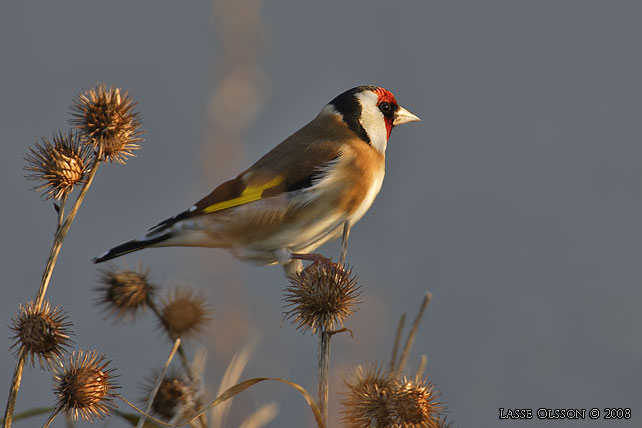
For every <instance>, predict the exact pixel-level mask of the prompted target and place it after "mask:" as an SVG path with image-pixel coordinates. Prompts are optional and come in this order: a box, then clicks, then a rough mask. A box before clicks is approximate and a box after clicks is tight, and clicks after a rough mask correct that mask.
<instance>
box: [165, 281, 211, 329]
mask: <svg viewBox="0 0 642 428" xmlns="http://www.w3.org/2000/svg"><path fill="white" fill-rule="evenodd" d="M160 313H161V317H160V318H161V319H160V322H161V326H162V327H163V329H164V330H165V331H166V332H167V333H168V334H169V336H170V337H171V338H176V337H180V338H188V337H190V336H194V335H197V334H199V333H203V332H204V331H205V327H206V326H207V324H208V323H209V322H210V321H212V319H213V317H212V309H211V307H210V306H209V304H208V303H207V300H206V299H205V296H204V295H203V294H202V293H200V292H196V291H194V290H193V289H192V288H190V287H188V286H184V285H183V286H177V287H174V288H173V289H171V290H170V291H169V293H168V295H167V297H166V298H165V300H164V301H163V303H162V309H161V311H160Z"/></svg>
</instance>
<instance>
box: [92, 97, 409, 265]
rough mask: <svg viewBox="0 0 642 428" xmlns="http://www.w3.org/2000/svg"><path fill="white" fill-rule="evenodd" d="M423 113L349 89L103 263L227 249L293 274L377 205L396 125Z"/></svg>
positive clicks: (104, 257) (112, 252)
mask: <svg viewBox="0 0 642 428" xmlns="http://www.w3.org/2000/svg"><path fill="white" fill-rule="evenodd" d="M418 120H420V119H419V118H418V117H417V116H415V115H414V114H412V113H410V112H409V111H408V110H406V109H404V108H403V107H401V106H399V104H397V101H396V100H395V97H394V95H392V94H391V93H390V92H388V91H387V90H385V89H384V88H381V87H377V86H358V87H356V88H352V89H349V90H347V91H345V92H344V93H342V94H341V95H338V96H337V97H336V98H334V99H333V100H332V101H330V102H329V103H328V104H327V105H326V106H325V107H324V108H323V109H322V110H321V113H319V115H318V116H317V117H315V118H314V119H313V120H312V121H311V122H310V123H308V124H307V125H305V126H304V127H303V128H301V129H299V130H298V131H297V132H295V133H294V134H292V135H291V136H290V137H288V138H287V139H285V141H283V142H282V143H281V144H279V145H277V146H276V147H274V148H273V149H272V150H270V151H269V152H268V153H267V154H266V155H265V156H263V157H262V158H261V159H259V160H258V161H257V162H256V163H255V164H254V165H252V166H251V167H250V168H248V169H247V170H245V171H243V172H242V173H240V174H239V175H238V176H237V177H236V178H233V179H231V180H229V181H226V182H225V183H223V184H221V185H220V186H218V187H217V188H215V189H214V191H213V192H212V193H210V194H209V195H207V196H206V197H204V198H203V199H201V200H200V201H198V202H197V203H196V204H194V205H192V206H191V207H190V208H189V209H187V210H185V211H183V212H181V213H180V214H178V215H175V216H174V217H171V218H169V219H167V220H165V221H162V222H161V223H159V224H157V225H156V226H154V227H153V228H151V229H150V230H149V231H148V232H147V234H145V235H144V236H142V237H141V238H138V239H135V240H133V241H129V242H126V243H124V244H121V245H119V246H117V247H114V248H112V249H111V250H109V251H107V252H105V253H104V254H102V255H101V256H99V257H97V258H95V259H94V262H95V263H100V262H104V261H105V260H110V259H113V258H114V257H118V256H121V255H123V254H127V253H131V252H133V251H137V250H140V249H142V248H147V247H167V246H189V247H217V248H225V249H228V250H229V251H230V252H231V253H232V254H233V255H234V256H236V257H238V258H239V259H241V260H245V261H249V262H253V263H256V264H260V265H268V264H274V263H280V264H281V265H283V267H284V268H285V270H286V273H287V274H292V273H293V272H296V271H297V270H298V269H300V267H301V261H300V259H301V258H304V257H297V256H299V255H303V254H307V253H309V252H311V251H313V250H314V249H316V248H317V247H319V246H320V245H322V244H324V243H325V242H327V241H329V240H332V239H335V238H337V237H338V236H340V235H341V233H342V231H343V227H344V224H347V225H350V226H351V225H354V224H355V223H356V222H357V221H359V219H360V218H361V217H362V216H363V215H364V214H365V213H366V211H368V208H370V205H372V202H373V201H374V199H375V197H376V196H377V194H378V193H379V190H380V189H381V184H382V183H383V177H384V172H385V159H386V158H385V152H386V146H387V143H388V138H389V137H390V133H391V132H392V128H393V127H394V126H395V125H400V124H402V123H407V122H414V121H418Z"/></svg>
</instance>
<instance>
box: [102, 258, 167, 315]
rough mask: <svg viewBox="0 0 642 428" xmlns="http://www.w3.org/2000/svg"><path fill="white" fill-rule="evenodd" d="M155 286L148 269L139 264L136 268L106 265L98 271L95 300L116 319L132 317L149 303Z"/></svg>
mask: <svg viewBox="0 0 642 428" xmlns="http://www.w3.org/2000/svg"><path fill="white" fill-rule="evenodd" d="M157 288H158V287H157V286H156V285H154V284H152V283H151V282H150V281H149V269H143V268H142V266H141V265H138V266H137V267H136V269H129V268H126V267H125V268H123V269H114V268H112V267H108V268H107V269H103V270H101V271H100V281H99V285H98V286H97V287H96V288H95V289H96V291H98V292H99V296H98V298H97V299H96V301H97V303H98V304H99V305H101V306H102V307H103V308H104V310H105V311H106V312H107V313H108V314H109V315H110V316H112V317H114V318H115V319H116V320H123V319H134V318H135V317H136V315H137V314H138V313H139V312H140V311H141V310H146V309H147V307H148V306H149V305H150V303H151V302H152V299H153V298H154V295H155V293H156V290H157Z"/></svg>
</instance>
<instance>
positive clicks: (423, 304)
mask: <svg viewBox="0 0 642 428" xmlns="http://www.w3.org/2000/svg"><path fill="white" fill-rule="evenodd" d="M431 300H432V293H426V295H425V296H424V300H423V301H422V302H421V306H420V307H419V312H418V313H417V316H416V317H415V320H414V321H413V322H412V326H411V327H410V332H408V338H407V339H406V344H405V346H404V348H403V352H402V353H401V358H400V359H399V367H397V374H398V375H401V373H403V370H404V368H406V363H407V362H408V357H409V356H410V350H411V349H412V345H413V343H414V342H415V336H416V335H417V329H418V328H419V322H420V321H421V318H422V317H423V316H424V312H426V308H427V307H428V304H429V303H430V301H431Z"/></svg>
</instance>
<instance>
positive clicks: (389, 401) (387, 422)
mask: <svg viewBox="0 0 642 428" xmlns="http://www.w3.org/2000/svg"><path fill="white" fill-rule="evenodd" d="M344 384H345V386H346V387H347V388H348V390H347V392H346V393H344V394H343V396H344V398H343V399H342V400H341V404H342V405H343V407H344V410H343V411H342V412H341V413H342V414H343V417H342V419H343V421H344V422H345V423H346V425H347V426H348V427H350V428H371V427H376V428H384V427H385V428H387V427H390V426H392V423H393V421H394V413H393V406H394V393H395V391H396V388H397V385H396V381H395V379H394V376H392V374H390V373H389V372H387V371H384V370H383V369H381V368H380V367H378V366H376V365H373V366H370V367H363V366H361V365H359V366H357V367H355V369H354V371H353V372H352V373H351V374H350V376H349V377H348V378H347V379H344Z"/></svg>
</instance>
